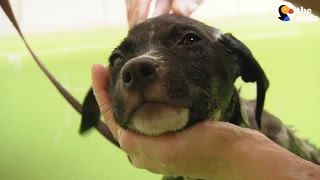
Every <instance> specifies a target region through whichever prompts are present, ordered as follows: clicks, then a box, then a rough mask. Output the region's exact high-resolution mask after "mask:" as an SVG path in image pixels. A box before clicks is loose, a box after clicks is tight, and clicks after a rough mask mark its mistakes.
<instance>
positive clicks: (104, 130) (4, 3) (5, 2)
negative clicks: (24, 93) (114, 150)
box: [0, 0, 119, 146]
mask: <svg viewBox="0 0 320 180" xmlns="http://www.w3.org/2000/svg"><path fill="white" fill-rule="evenodd" d="M0 5H1V7H2V9H3V11H4V12H5V13H6V15H7V16H8V18H9V20H10V21H11V23H12V24H13V26H14V27H15V29H16V30H17V31H18V33H19V35H20V37H21V39H22V41H23V43H24V44H25V46H26V47H27V49H28V51H29V52H30V54H31V56H32V58H33V59H34V61H35V62H36V63H37V65H38V66H39V68H40V69H41V71H42V72H43V73H44V74H45V75H46V76H47V78H48V79H49V80H50V82H51V83H52V84H53V85H54V86H55V88H57V90H58V91H59V92H60V94H61V95H62V96H63V97H64V98H65V99H66V101H68V103H69V104H70V105H71V106H72V107H73V108H74V109H75V110H76V111H77V112H78V113H80V114H82V104H81V103H80V102H79V101H78V100H77V99H76V98H74V97H73V96H72V95H71V94H70V93H69V92H68V91H67V90H66V89H65V88H64V87H63V86H62V85H61V84H60V83H59V81H57V79H56V78H55V77H54V76H53V75H52V74H51V73H50V71H49V70H48V69H47V68H46V66H45V65H44V64H43V63H42V61H41V59H40V58H38V56H37V55H36V54H35V53H34V51H33V50H32V49H31V47H30V45H29V44H28V42H27V41H26V39H25V37H24V35H23V34H22V31H21V29H20V27H19V25H18V22H17V21H16V18H15V16H14V13H13V11H12V8H11V5H10V2H9V0H0ZM95 128H96V129H97V130H98V131H99V132H100V133H101V134H102V135H103V136H104V137H106V138H107V139H108V140H109V141H111V142H112V143H113V144H115V145H116V146H119V145H118V142H117V141H116V140H115V139H114V138H113V135H112V133H111V132H110V130H109V128H108V127H107V126H106V125H105V124H104V123H103V122H102V121H99V123H98V125H97V126H96V127H95Z"/></svg>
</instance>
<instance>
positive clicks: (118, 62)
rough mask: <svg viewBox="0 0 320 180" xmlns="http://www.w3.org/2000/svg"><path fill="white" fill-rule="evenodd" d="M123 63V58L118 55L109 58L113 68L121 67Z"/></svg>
mask: <svg viewBox="0 0 320 180" xmlns="http://www.w3.org/2000/svg"><path fill="white" fill-rule="evenodd" d="M124 62H125V60H124V57H123V56H121V55H120V54H118V53H115V54H113V55H112V56H111V58H110V63H111V65H112V66H113V67H118V66H121V65H123V64H124Z"/></svg>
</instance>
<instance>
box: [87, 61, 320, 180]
mask: <svg viewBox="0 0 320 180" xmlns="http://www.w3.org/2000/svg"><path fill="white" fill-rule="evenodd" d="M108 79H109V73H108V69H107V68H104V67H103V66H101V65H94V66H93V68H92V83H93V89H94V92H95V96H96V99H97V101H98V104H99V105H100V108H101V112H105V110H106V109H110V107H111V105H110V103H109V104H108V103H107V104H106V103H105V102H109V101H110V100H109V96H108V94H107V91H106V89H107V86H108ZM104 119H105V122H106V123H107V125H108V126H109V128H110V130H111V131H112V133H113V135H114V137H115V138H116V139H117V140H118V141H119V143H120V146H121V148H122V150H123V151H125V152H126V153H127V154H128V156H129V157H130V160H131V163H132V164H133V165H134V166H135V167H137V168H143V169H148V170H149V171H151V172H154V173H160V174H169V175H181V176H188V177H198V178H204V179H215V178H218V179H221V178H222V179H237V178H238V179H259V180H260V179H261V180H264V179H266V180H267V179H268V180H269V179H281V180H282V179H283V180H285V179H288V180H289V179H292V180H294V179H299V180H300V179H304V178H305V179H320V167H319V166H318V165H315V164H313V163H311V162H309V161H306V160H304V159H301V158H300V157H298V156H296V155H294V154H292V153H291V152H289V151H287V150H286V149H284V148H282V147H280V146H278V145H277V144H275V143H274V142H272V141H271V140H269V139H268V138H267V137H266V136H264V135H263V134H262V133H260V132H258V131H255V130H251V129H247V128H241V127H238V126H235V125H232V124H229V123H225V122H212V121H205V122H202V123H198V124H196V125H194V126H193V127H191V128H188V129H186V130H184V131H182V132H175V133H169V134H165V135H161V136H157V137H148V136H143V135H139V134H137V133H134V132H132V131H130V130H124V129H122V128H120V127H118V125H117V124H116V123H115V121H114V119H113V117H112V114H109V113H105V114H104Z"/></svg>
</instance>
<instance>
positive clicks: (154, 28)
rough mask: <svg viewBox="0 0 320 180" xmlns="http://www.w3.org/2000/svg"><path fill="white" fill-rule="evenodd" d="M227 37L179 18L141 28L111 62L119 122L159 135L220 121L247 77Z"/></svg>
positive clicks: (163, 19)
mask: <svg viewBox="0 0 320 180" xmlns="http://www.w3.org/2000/svg"><path fill="white" fill-rule="evenodd" d="M221 39H222V34H221V33H220V32H219V31H218V30H217V29H215V28H212V27H209V26H207V25H205V24H202V23H200V22H198V21H196V20H193V19H190V18H186V17H182V16H177V15H162V16H160V17H157V18H153V19H149V20H147V21H145V22H143V23H141V24H139V25H137V26H135V27H134V28H133V29H132V30H130V31H129V34H128V36H127V38H125V39H124V40H123V41H122V43H121V44H120V45H119V46H118V47H117V48H116V49H115V50H114V52H113V53H112V55H111V56H110V58H109V69H110V78H111V80H110V85H109V94H110V96H111V102H112V107H113V115H114V118H115V120H116V122H117V123H118V124H119V125H120V126H121V127H123V128H126V129H127V128H129V129H132V130H135V131H137V132H139V133H142V134H146V135H159V134H162V133H165V132H170V131H177V130H181V129H183V128H185V127H188V126H190V125H192V124H194V123H196V122H199V121H202V120H205V119H208V118H214V119H218V118H219V117H220V115H221V113H223V112H224V110H225V109H226V108H227V106H228V103H229V101H230V98H231V96H232V92H233V83H234V81H235V79H236V78H237V77H238V76H239V74H240V73H241V70H240V69H241V67H240V65H239V63H238V62H237V61H236V60H235V57H234V55H232V53H230V49H228V48H226V46H225V44H224V43H222V42H221Z"/></svg>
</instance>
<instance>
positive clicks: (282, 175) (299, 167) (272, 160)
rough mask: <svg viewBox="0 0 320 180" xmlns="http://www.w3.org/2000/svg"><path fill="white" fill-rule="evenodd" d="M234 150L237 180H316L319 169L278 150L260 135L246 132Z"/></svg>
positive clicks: (286, 151)
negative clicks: (238, 178)
mask: <svg viewBox="0 0 320 180" xmlns="http://www.w3.org/2000/svg"><path fill="white" fill-rule="evenodd" d="M245 134H247V135H245V136H247V137H246V138H243V139H242V142H239V143H237V144H236V145H235V146H234V147H235V148H234V152H235V154H234V159H235V163H234V167H233V168H234V169H236V170H237V168H238V169H239V172H237V173H238V175H239V177H240V179H249V180H250V179H259V180H264V179H266V180H269V179H281V180H304V179H308V180H313V179H320V166H318V165H316V164H313V163H312V162H309V161H306V160H304V159H302V158H300V157H298V156H296V155H294V154H292V153H291V152H289V151H288V150H286V149H284V148H282V147H280V146H279V145H277V144H275V143H274V142H272V141H271V140H270V139H268V138H267V137H265V136H264V135H263V134H261V133H258V132H254V131H251V132H250V131H248V132H247V133H245Z"/></svg>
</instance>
